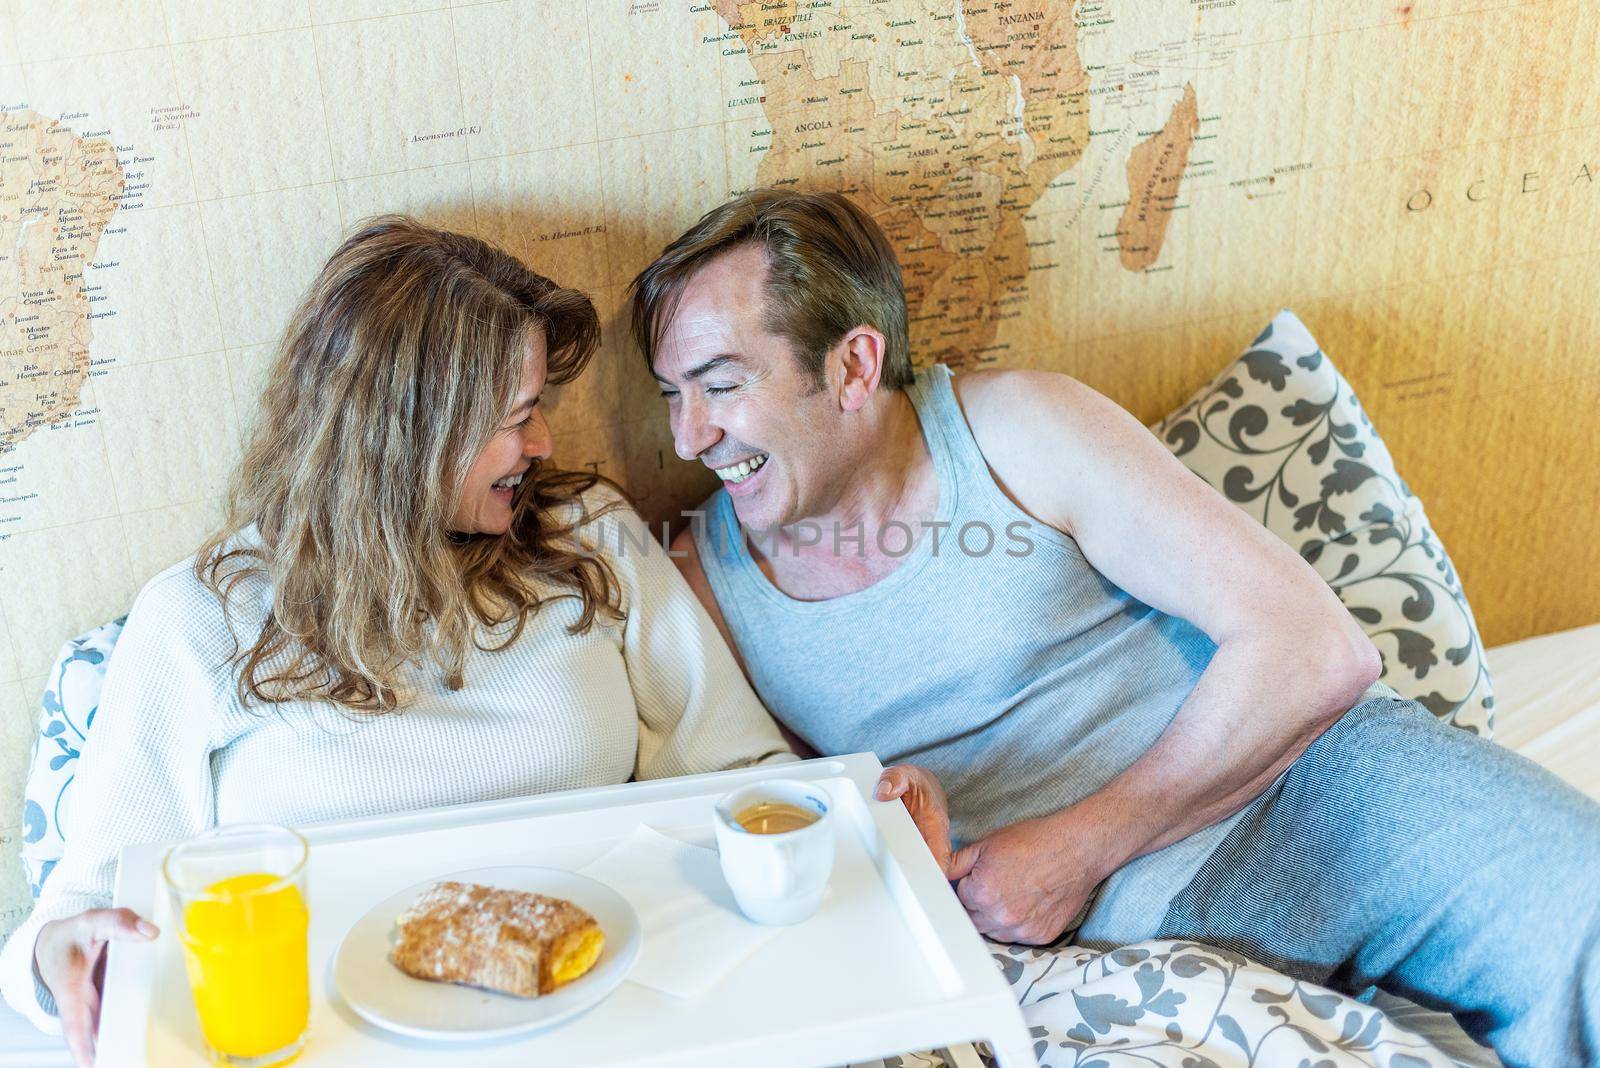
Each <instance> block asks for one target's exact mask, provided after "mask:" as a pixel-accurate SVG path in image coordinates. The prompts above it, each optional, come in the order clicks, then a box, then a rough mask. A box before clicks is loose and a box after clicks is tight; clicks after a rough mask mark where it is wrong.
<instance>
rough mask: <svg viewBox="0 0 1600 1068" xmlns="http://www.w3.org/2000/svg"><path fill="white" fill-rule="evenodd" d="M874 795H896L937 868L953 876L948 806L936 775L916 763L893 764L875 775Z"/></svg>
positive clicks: (886, 797) (882, 798) (889, 797)
mask: <svg viewBox="0 0 1600 1068" xmlns="http://www.w3.org/2000/svg"><path fill="white" fill-rule="evenodd" d="M876 796H877V798H878V800H879V801H893V800H894V799H895V798H897V797H898V798H900V800H901V801H903V802H904V803H905V806H906V811H907V812H909V813H911V822H913V823H915V824H916V825H917V830H919V831H921V832H922V840H923V841H924V842H926V843H928V851H929V852H930V853H932V854H933V859H934V861H935V862H936V863H937V864H938V865H939V870H940V871H942V872H944V874H945V878H947V879H949V878H953V876H952V875H951V874H950V808H949V804H948V803H947V802H946V800H945V796H944V787H943V786H941V785H939V777H938V776H937V775H935V774H934V773H933V772H931V771H929V770H928V769H927V768H920V767H918V766H917V765H915V764H896V765H895V766H894V767H892V768H885V769H884V772H883V775H882V776H881V777H879V779H878V789H877V792H876Z"/></svg>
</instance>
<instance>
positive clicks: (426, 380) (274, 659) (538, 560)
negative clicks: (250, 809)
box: [195, 215, 619, 712]
mask: <svg viewBox="0 0 1600 1068" xmlns="http://www.w3.org/2000/svg"><path fill="white" fill-rule="evenodd" d="M537 331H542V332H543V334H544V337H545V340H546V342H547V348H548V352H549V370H548V377H547V381H548V382H551V383H562V382H569V381H571V380H572V379H574V378H576V377H577V375H578V374H579V372H580V371H582V370H583V368H584V366H585V364H587V363H588V361H589V358H590V357H591V356H592V355H593V353H594V351H595V348H596V346H597V345H598V342H599V336H600V326H599V319H598V317H597V316H596V314H595V310H594V306H593V305H592V304H591V303H590V302H589V298H588V297H586V296H584V295H583V294H582V293H578V292H576V291H574V290H571V289H562V288H561V287H560V286H557V285H556V284H555V283H554V282H552V281H550V280H549V279H548V278H544V277H541V276H540V275H538V274H535V273H534V272H533V271H530V270H528V268H526V267H525V266H523V265H522V264H521V263H519V262H518V261H517V260H516V259H514V258H513V257H511V256H509V255H507V254H506V253H504V252H501V251H500V250H499V249H496V248H494V247H493V246H491V245H489V244H486V243H485V242H483V241H480V240H478V239H477V238H473V237H468V236H466V235H464V234H458V233H451V232H449V231H445V230H437V229H434V228H432V227H428V226H424V225H422V224H421V223H419V222H417V221H416V220H414V219H410V218H407V217H405V216H400V215H386V216H381V217H379V218H376V219H372V220H369V221H368V222H366V223H364V224H363V225H362V226H361V227H360V229H359V230H358V231H357V232H356V233H355V234H354V235H352V236H351V237H350V238H348V239H347V240H346V241H345V242H344V243H343V244H342V245H340V246H339V249H338V251H336V252H335V253H334V254H333V257H332V258H331V259H329V260H328V263H327V265H326V266H325V267H323V269H322V273H321V274H319V275H318V276H317V279H316V281H315V282H314V283H313V284H312V286H311V290H310V292H309V293H308V294H307V295H306V296H305V298H304V299H303V300H302V301H301V303H300V306H299V308H298V309H297V310H296V311H295V314H294V317H293V319H292V320H291V321H290V323H289V327H288V329H287V331H286V332H285V334H284V338H283V341H282V343H281V346H280V348H279V350H278V353H277V357H276V359H275V360H274V362H273V364H272V368H271V371H270V373H269V375H268V379H267V384H266V389H265V391H264V394H263V398H262V411H261V415H260V419H259V422H258V423H257V426H256V429H255V431H254V433H253V436H252V438H251V440H250V443H249V445H248V447H247V448H246V450H245V453H244V457H243V459H242V461H241V462H240V464H239V467H238V469H237V470H236V471H235V472H234V475H233V480H232V483H231V486H230V489H229V493H228V503H227V518H226V519H225V521H224V523H223V526H222V528H221V529H220V530H219V531H218V532H217V533H216V534H214V535H213V536H212V537H211V538H210V539H209V540H208V541H207V542H206V543H205V545H204V546H202V547H201V549H200V552H199V555H198V556H197V557H196V558H195V573H196V574H197V575H198V576H199V578H200V580H201V582H203V583H204V584H205V585H206V586H207V587H208V588H209V589H211V590H212V592H213V593H215V594H216V595H217V596H218V598H219V599H220V600H221V602H222V604H223V607H224V611H225V612H227V613H228V618H229V627H230V629H232V630H234V641H235V651H234V659H233V663H234V665H235V666H236V667H238V668H239V672H238V690H239V696H240V699H241V700H242V701H243V702H244V703H245V704H247V705H248V704H250V703H251V701H252V699H254V700H257V701H261V702H267V703H274V702H281V701H290V700H324V701H332V702H335V703H337V704H338V705H341V706H344V707H345V708H348V709H350V710H353V711H357V712H389V711H393V710H394V709H396V708H398V707H400V706H401V705H403V704H404V703H405V699H406V695H405V694H404V693H403V692H402V687H401V686H400V683H399V673H400V669H401V667H402V666H403V665H404V664H405V663H406V662H408V661H412V660H431V661H432V662H433V663H434V664H436V665H437V666H438V668H439V669H440V670H441V672H442V674H443V678H444V681H445V684H446V685H447V686H448V687H450V688H451V689H459V688H460V687H461V686H462V684H463V665H464V663H465V660H466V656H467V651H468V646H469V643H473V644H478V645H479V648H484V649H499V648H504V647H505V646H506V645H509V644H511V642H513V641H515V640H516V638H517V637H518V636H519V635H520V634H521V632H522V628H523V627H524V625H526V623H527V621H528V619H529V618H530V617H531V616H532V615H533V614H534V613H535V612H537V611H538V610H539V608H540V606H541V605H542V604H544V603H545V602H546V601H548V600H551V599H553V598H556V597H576V598H578V599H580V600H581V601H582V613H581V615H580V617H579V619H578V620H577V621H576V622H575V623H574V624H573V626H572V628H571V629H572V630H573V632H574V633H582V632H583V631H586V630H587V629H589V628H590V627H591V626H593V625H594V623H595V621H596V617H597V616H601V615H604V616H606V617H608V618H617V617H618V616H619V596H618V588H617V583H616V578H615V576H614V575H613V574H612V572H611V571H610V569H609V568H607V566H606V564H605V562H604V560H602V559H600V558H599V557H597V556H596V555H594V554H593V553H591V552H587V551H585V550H584V549H583V547H582V546H581V545H579V544H578V543H577V541H576V540H575V539H574V537H573V535H574V532H575V529H576V527H577V526H578V525H579V524H580V523H581V522H583V521H585V520H587V519H590V518H593V516H594V515H595V514H598V513H597V512H595V511H594V510H588V513H587V514H585V512H586V510H585V507H584V502H583V501H582V500H581V495H582V494H584V493H585V492H586V491H587V490H589V489H591V488H592V487H594V486H595V485H596V484H597V483H599V482H601V481H603V480H602V479H601V478H599V477H598V476H595V475H591V474H579V473H574V472H562V471H555V470H552V469H549V468H547V467H546V466H545V465H544V464H542V463H541V464H537V465H535V467H534V468H533V470H532V471H530V472H529V474H528V475H527V476H526V477H525V478H524V479H523V481H522V484H521V486H520V487H519V488H518V490H517V494H516V497H515V498H514V500H513V505H512V519H511V525H510V528H509V529H508V531H507V532H506V533H505V534H502V535H461V534H455V533H452V532H451V531H450V522H451V519H452V517H453V516H454V515H455V513H456V507H457V503H458V501H459V500H460V498H461V494H462V490H463V488H464V485H465V480H466V475H467V470H468V468H469V467H470V466H471V465H472V463H473V461H474V459H476V458H477V456H478V455H479V454H480V453H481V452H482V451H483V449H484V448H485V447H486V446H487V445H488V443H489V441H490V439H491V437H492V436H493V435H494V434H495V432H496V431H497V430H498V429H499V428H500V427H501V426H502V425H503V423H504V420H505V418H506V416H507V414H508V413H509V411H510V410H511V406H512V404H513V402H514V399H515V397H516V394H517V390H518V389H519V388H520V385H521V377H522V367H523V363H524V358H525V356H526V353H527V351H528V343H529V341H530V338H531V337H532V336H533V335H534V333H535V332H537ZM603 510H604V509H601V511H603ZM252 525H253V526H254V527H255V528H256V529H257V531H258V533H259V542H260V544H259V546H256V545H251V544H249V539H237V535H239V534H240V533H241V532H243V531H245V530H246V529H247V528H249V527H250V526H252ZM252 574H254V575H264V576H265V577H266V579H267V580H268V582H269V584H270V588H271V591H272V605H271V610H270V612H269V614H268V616H267V618H266V622H265V625H264V627H263V628H262V629H261V631H260V633H259V635H240V634H239V633H238V631H237V630H236V629H234V626H235V624H234V617H233V614H232V613H231V612H230V611H229V592H230V590H231V589H232V588H233V586H234V585H235V584H236V583H238V582H239V581H240V580H241V579H243V578H245V577H246V576H248V575H252ZM512 620H514V621H515V626H514V627H512V628H511V630H510V635H509V637H507V638H505V640H504V641H503V642H500V643H499V644H496V645H492V646H489V645H482V644H480V643H481V640H482V637H481V628H488V627H494V626H498V625H500V624H503V623H508V622H510V621H512Z"/></svg>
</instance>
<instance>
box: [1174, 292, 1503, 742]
mask: <svg viewBox="0 0 1600 1068" xmlns="http://www.w3.org/2000/svg"><path fill="white" fill-rule="evenodd" d="M1153 429H1154V431H1155V432H1156V434H1157V436H1159V437H1160V438H1161V440H1162V441H1163V442H1165V443H1166V445H1167V447H1168V448H1170V449H1171V450H1172V451H1173V453H1174V454H1176V455H1177V457H1178V458H1179V459H1180V460H1182V461H1183V462H1184V464H1185V465H1187V466H1188V467H1189V469H1190V470H1191V471H1193V472H1194V473H1195V474H1197V475H1199V476H1200V477H1201V478H1203V479H1205V480H1206V481H1207V482H1208V483H1210V484H1211V485H1212V486H1215V487H1216V488H1217V489H1219V490H1221V491H1222V493H1223V494H1224V495H1225V496H1226V497H1227V498H1228V499H1229V500H1230V501H1232V502H1233V503H1234V504H1235V505H1237V506H1238V507H1239V508H1241V509H1243V510H1244V511H1245V512H1246V513H1248V514H1249V515H1251V516H1253V517H1254V518H1255V519H1256V520H1258V521H1259V522H1260V523H1261V524H1262V525H1263V526H1265V527H1266V528H1267V529H1269V530H1271V531H1272V532H1273V533H1274V534H1276V535H1278V536H1279V537H1280V538H1282V539H1283V540H1284V541H1285V542H1287V543H1288V544H1289V545H1290V546H1292V547H1293V548H1294V549H1296V550H1297V551H1298V552H1299V553H1300V555H1301V556H1302V557H1303V558H1304V559H1305V560H1306V561H1307V562H1308V563H1310V564H1311V565H1312V566H1313V567H1314V568H1316V569H1317V572H1318V573H1319V574H1320V575H1321V576H1322V577H1323V578H1324V579H1325V580H1327V582H1328V584H1329V585H1330V586H1332V587H1333V589H1334V592H1335V593H1337V594H1338V595H1339V599H1340V600H1341V601H1343V602H1344V604H1345V607H1347V608H1348V609H1349V610H1350V612H1351V614H1352V615H1354V616H1355V617H1356V619H1357V620H1359V621H1360V623H1361V626H1362V628H1363V629H1364V630H1365V631H1366V633H1367V636H1368V637H1370V638H1371V639H1372V640H1373V642H1374V644H1376V645H1377V646H1378V650H1379V652H1380V653H1382V655H1383V664H1384V668H1383V676H1382V677H1383V681H1384V682H1386V683H1388V684H1389V685H1390V686H1392V687H1393V688H1394V689H1395V690H1396V691H1397V692H1399V693H1400V695H1401V696H1403V697H1408V698H1411V699H1413V700H1416V701H1419V702H1421V703H1422V704H1423V705H1425V706H1426V707H1427V708H1428V710H1429V711H1430V712H1432V713H1433V714H1434V715H1435V716H1438V717H1439V718H1440V719H1442V720H1444V721H1445V722H1447V723H1452V724H1454V725H1456V726H1458V727H1461V728H1463V729H1466V730H1469V731H1472V732H1473V733H1475V734H1480V735H1483V736H1485V737H1491V736H1492V735H1493V731H1494V690H1493V687H1492V686H1491V684H1490V680H1489V669H1488V664H1487V662H1486V661H1485V659H1484V653H1483V642H1482V640H1481V639H1480V638H1479V636H1478V625H1477V623H1476V621H1474V619H1473V617H1472V609H1471V608H1470V607H1469V606H1468V604H1467V599H1466V595H1465V594H1464V593H1463V592H1462V589H1461V580H1460V578H1459V577H1458V576H1457V574H1456V571H1455V568H1454V567H1453V566H1452V565H1451V563H1450V557H1449V554H1447V553H1446V552H1445V549H1444V545H1443V544H1442V543H1441V542H1440V541H1439V538H1438V536H1437V535H1436V534H1435V533H1434V532H1433V529H1432V527H1431V526H1430V525H1429V524H1428V517H1427V515H1426V514H1424V512H1423V510H1422V502H1421V501H1419V500H1417V498H1416V496H1415V495H1414V494H1413V493H1412V492H1411V490H1410V488H1409V487H1408V486H1407V485H1406V484H1405V481H1404V480H1403V479H1401V477H1400V475H1399V473H1398V472H1397V471H1396V470H1395V465H1394V459H1393V457H1391V456H1390V455H1389V450H1388V449H1387V448H1386V447H1385V446H1384V443H1383V439H1381V438H1380V437H1379V436H1378V433H1377V431H1376V430H1375V429H1374V428H1373V426H1372V421H1371V420H1370V419H1368V418H1367V414H1366V412H1365V411H1363V410H1362V407H1361V403H1360V402H1359V401H1358V400H1357V399H1356V395H1355V392H1354V391H1353V390H1352V389H1351V388H1350V383H1349V382H1347V381H1346V380H1345V378H1344V376H1343V375H1341V374H1340V373H1339V372H1338V370H1337V369H1336V368H1335V367H1334V366H1333V361H1332V360H1330V359H1329V358H1328V357H1327V354H1326V353H1324V352H1323V351H1322V350H1321V348H1319V347H1318V345H1317V343H1316V341H1315V340H1314V339H1313V338H1312V336H1311V334H1310V333H1309V332H1308V331H1307V330H1306V328H1305V326H1304V324H1302V323H1301V322H1300V320H1299V319H1297V318H1295V316H1294V315H1293V314H1292V313H1290V312H1288V311H1284V312H1280V313H1279V314H1278V316H1277V317H1276V318H1275V319H1273V321H1272V322H1271V323H1269V324H1268V325H1267V328H1266V329H1265V330H1263V331H1262V332H1261V335H1260V336H1259V337H1257V338H1256V339H1255V341H1254V342H1253V343H1252V344H1251V346H1250V349H1249V351H1247V352H1246V353H1245V354H1244V355H1242V356H1240V357H1239V358H1238V359H1237V360H1235V361H1234V362H1233V363H1232V364H1230V365H1229V366H1228V367H1226V368H1225V369H1224V370H1223V371H1222V373H1221V374H1219V375H1218V376H1217V377H1216V378H1214V379H1213V380H1212V381H1211V382H1210V384H1208V385H1207V386H1205V387H1204V388H1203V389H1201V390H1200V391H1199V392H1198V393H1196V394H1195V395H1194V396H1193V397H1192V398H1190V399H1189V401H1188V402H1187V403H1185V404H1184V405H1183V406H1182V407H1180V408H1179V409H1178V410H1177V411H1175V412H1173V413H1172V414H1171V415H1169V416H1167V417H1166V418H1165V419H1163V420H1162V421H1161V422H1160V423H1158V424H1157V425H1156V426H1155V427H1154V428H1153Z"/></svg>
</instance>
